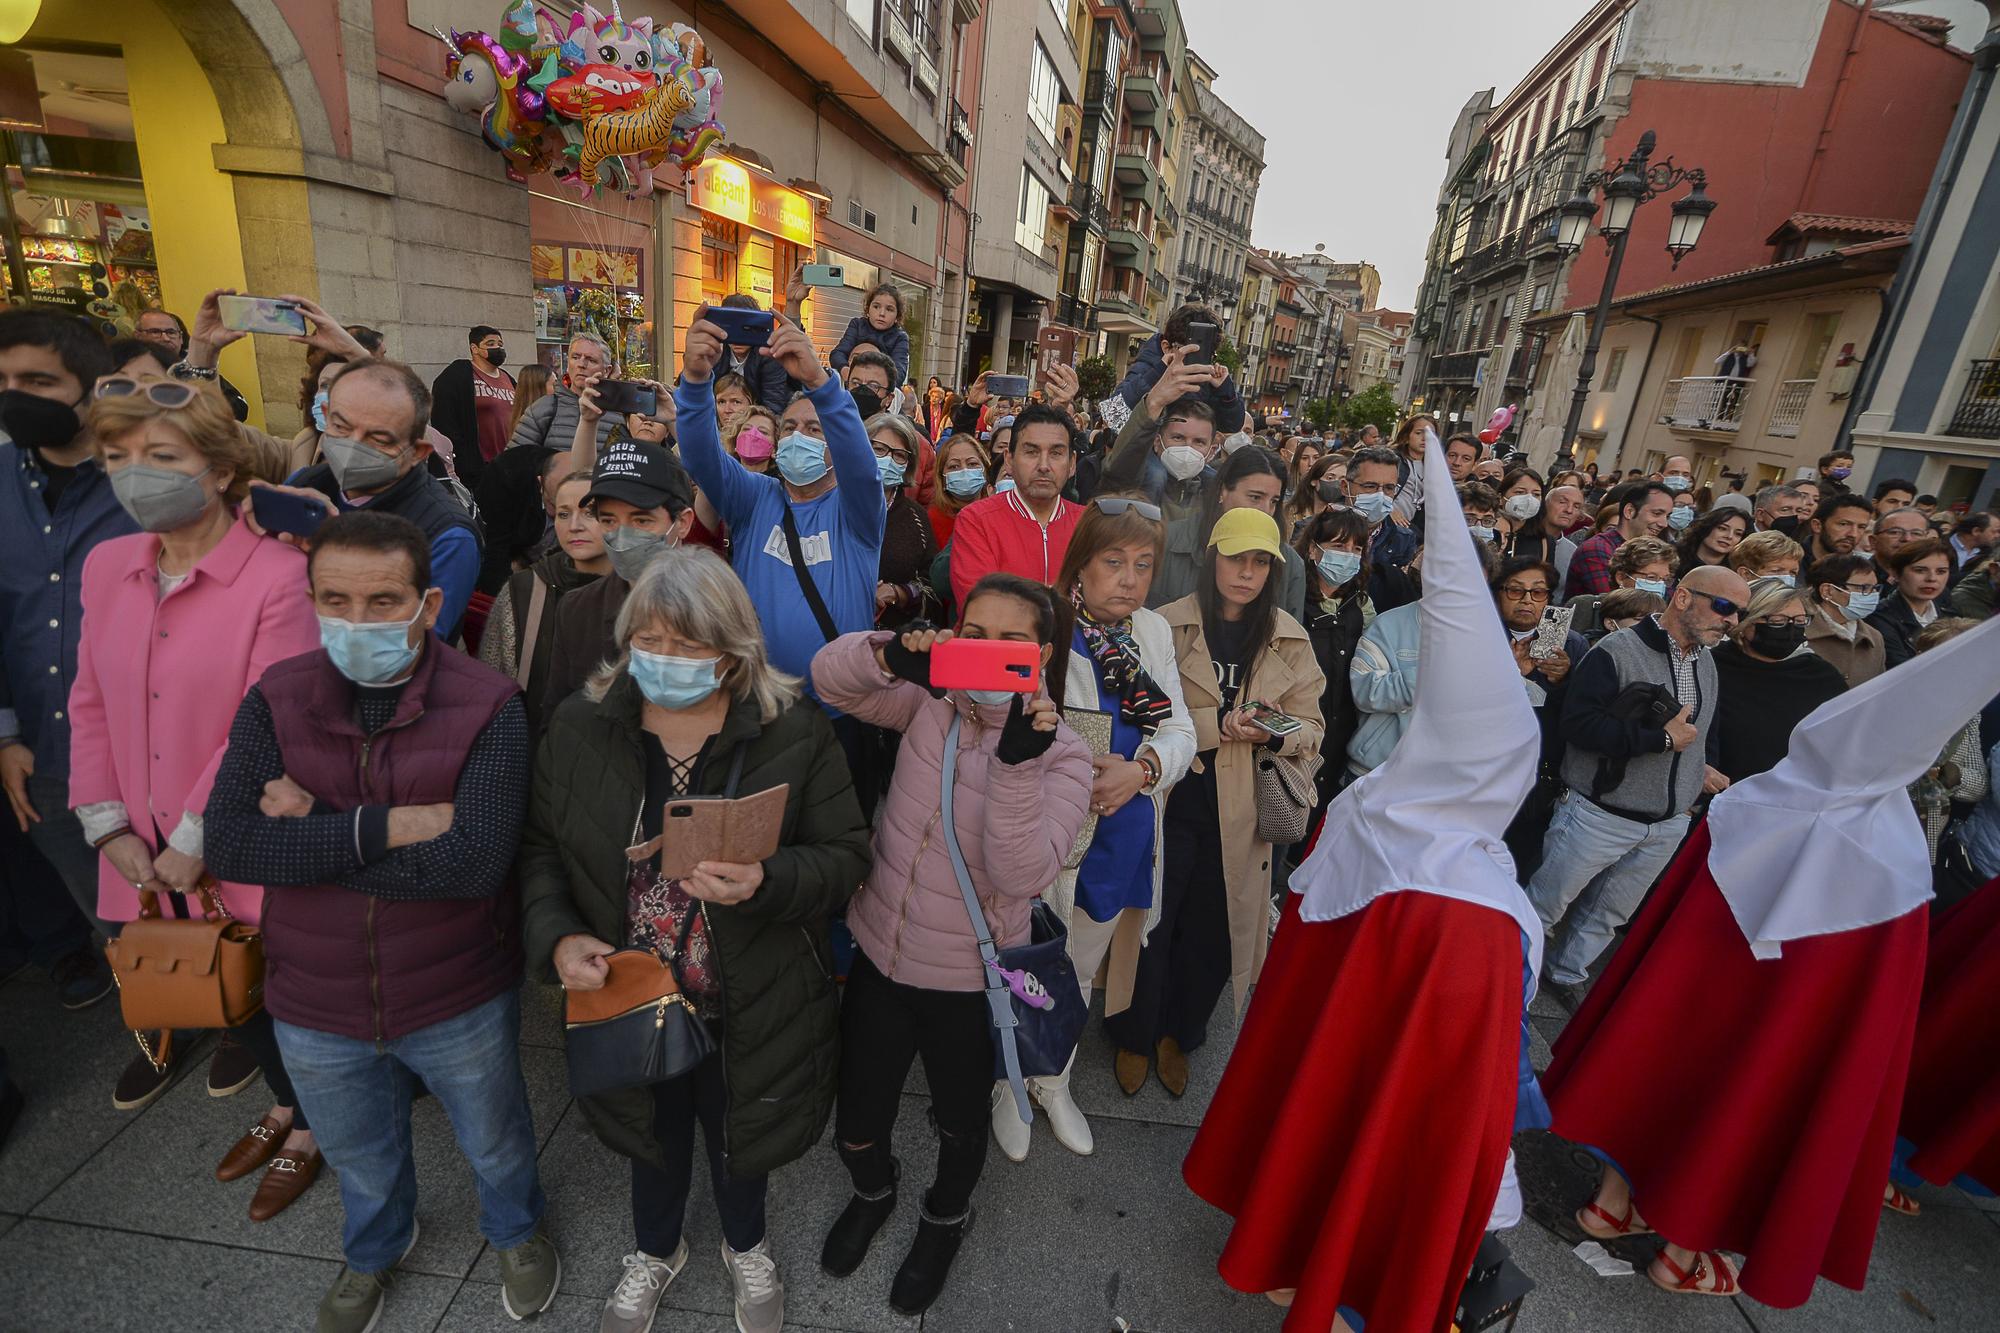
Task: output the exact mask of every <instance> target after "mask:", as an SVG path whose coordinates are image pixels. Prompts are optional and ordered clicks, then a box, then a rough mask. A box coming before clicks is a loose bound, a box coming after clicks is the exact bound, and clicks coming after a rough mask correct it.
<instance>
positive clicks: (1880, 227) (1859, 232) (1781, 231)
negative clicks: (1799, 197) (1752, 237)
mask: <svg viewBox="0 0 2000 1333" xmlns="http://www.w3.org/2000/svg"><path fill="white" fill-rule="evenodd" d="M1913 225H1914V224H1912V223H1909V222H1905V221H1903V220H1902V219H1900V218H1857V217H1848V216H1845V215H1843V214H1840V213H1794V214H1792V215H1791V216H1790V217H1788V218H1786V219H1785V220H1784V222H1783V223H1782V224H1781V225H1780V226H1779V227H1778V229H1777V230H1776V231H1774V232H1772V233H1771V235H1770V236H1769V237H1768V238H1767V239H1766V240H1765V242H1764V244H1766V245H1776V244H1777V243H1778V240H1779V238H1780V237H1785V236H1908V235H1909V234H1910V229H1911V227H1912V226H1913Z"/></svg>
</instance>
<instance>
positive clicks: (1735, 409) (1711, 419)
mask: <svg viewBox="0 0 2000 1333" xmlns="http://www.w3.org/2000/svg"><path fill="white" fill-rule="evenodd" d="M1749 394H1750V381H1749V380H1748V379H1747V378H1745V377H1743V376H1739V375H1689V376H1688V377H1687V378H1685V379H1678V380H1668V381H1667V387H1666V391H1665V392H1664V393H1663V394H1662V395H1661V397H1660V424H1661V425H1663V426H1671V427H1673V428H1674V429H1675V430H1711V431H1729V432H1732V433H1733V432H1735V431H1737V430H1739V429H1741V428H1742V426H1743V400H1744V399H1745V398H1747V397H1749Z"/></svg>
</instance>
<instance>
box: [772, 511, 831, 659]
mask: <svg viewBox="0 0 2000 1333" xmlns="http://www.w3.org/2000/svg"><path fill="white" fill-rule="evenodd" d="M784 524H785V548H786V549H787V550H789V551H790V552H791V555H792V573H794V574H796V575H797V576H798V580H799V591H800V592H802V593H804V594H805V595H806V605H807V606H810V607H811V608H812V613H813V619H814V620H817V621H818V622H819V632H820V633H821V634H822V635H824V636H826V641H827V642H828V643H832V642H833V641H834V640H835V639H837V638H839V637H840V631H839V630H837V629H835V628H834V627H833V616H832V614H831V613H829V612H828V611H827V609H826V599H825V598H824V597H821V596H820V595H819V585H818V584H817V583H814V582H813V577H812V575H811V574H809V573H807V572H806V553H805V551H804V549H803V548H802V547H800V545H799V525H798V524H797V523H796V522H794V521H793V519H792V507H791V505H789V504H787V505H786V506H785V520H784Z"/></svg>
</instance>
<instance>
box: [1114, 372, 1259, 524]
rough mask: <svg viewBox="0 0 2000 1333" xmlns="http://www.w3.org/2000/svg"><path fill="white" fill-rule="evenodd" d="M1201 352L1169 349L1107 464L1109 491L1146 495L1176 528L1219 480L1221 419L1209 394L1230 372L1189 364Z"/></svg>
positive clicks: (1196, 511)
mask: <svg viewBox="0 0 2000 1333" xmlns="http://www.w3.org/2000/svg"><path fill="white" fill-rule="evenodd" d="M1200 351H1201V349H1200V348H1199V347H1198V346H1196V345H1194V344H1192V343H1190V344H1188V345H1187V346H1185V347H1177V348H1172V349H1169V350H1168V352H1167V355H1166V366H1165V369H1164V370H1163V371H1162V372H1161V373H1160V378H1159V379H1158V380H1157V381H1155V382H1154V384H1153V387H1152V388H1151V389H1150V390H1148V391H1147V393H1146V396H1145V397H1144V398H1142V399H1140V400H1139V402H1138V404H1137V406H1135V407H1134V408H1133V410H1132V412H1131V415H1130V416H1129V417H1128V419H1127V420H1126V422H1125V424H1124V425H1123V426H1122V427H1120V428H1119V431H1118V441H1117V443H1115V444H1113V445H1112V446H1111V455H1110V457H1109V458H1107V459H1105V461H1104V471H1103V478H1102V482H1101V485H1102V487H1103V489H1104V490H1107V491H1118V490H1131V489H1139V490H1143V491H1145V493H1146V496H1147V498H1148V499H1150V500H1152V502H1153V503H1154V504H1156V505H1158V506H1160V508H1162V509H1164V510H1165V511H1166V516H1167V521H1168V522H1170V523H1171V522H1174V521H1175V520H1177V519H1183V518H1187V517H1188V516H1190V515H1192V514H1195V513H1198V512H1200V510H1201V507H1202V495H1203V493H1204V490H1205V488H1206V487H1207V486H1208V485H1209V483H1210V482H1211V481H1212V480H1213V479H1214V477H1215V469H1214V467H1213V466H1212V464H1213V463H1214V460H1215V455H1216V450H1217V448H1218V443H1219V436H1218V434H1217V430H1216V414H1215V409H1214V408H1213V407H1211V406H1210V405H1209V403H1208V401H1207V399H1206V398H1205V397H1204V396H1203V390H1204V389H1206V388H1210V387H1213V386H1215V385H1217V384H1219V383H1221V382H1222V380H1223V379H1224V378H1225V377H1227V376H1228V374H1229V367H1227V366H1225V365H1223V364H1221V363H1220V362H1216V363H1213V364H1208V363H1204V362H1202V361H1199V360H1190V359H1189V358H1191V357H1194V356H1197V355H1198V354H1199V353H1200Z"/></svg>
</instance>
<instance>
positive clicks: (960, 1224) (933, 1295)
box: [889, 1208, 974, 1315]
mask: <svg viewBox="0 0 2000 1333" xmlns="http://www.w3.org/2000/svg"><path fill="white" fill-rule="evenodd" d="M973 1215H974V1214H973V1210H972V1209H970V1208H968V1209H966V1210H965V1212H964V1213H963V1214H962V1215H960V1216H959V1217H956V1218H953V1219H952V1220H950V1221H945V1220H943V1219H941V1218H936V1217H933V1216H931V1211H930V1209H929V1208H925V1209H923V1210H922V1211H921V1213H920V1214H919V1218H918V1222H917V1238H916V1240H915V1241H913V1242H912V1243H911V1245H910V1252H909V1254H907V1255H906V1256H904V1258H903V1266H902V1267H901V1268H899V1269H897V1270H896V1281H895V1282H894V1283H893V1284H892V1285H891V1286H890V1288H889V1304H890V1305H891V1306H892V1307H894V1309H895V1311H896V1313H897V1314H900V1315H920V1314H922V1313H923V1312H924V1311H925V1310H928V1309H929V1308H930V1307H931V1302H933V1301H935V1300H936V1299H937V1298H938V1295H939V1294H940V1293H941V1292H943V1291H944V1283H945V1279H946V1278H948V1277H950V1276H951V1261H952V1260H953V1259H955V1258H956V1257H957V1256H958V1247H959V1245H960V1244H961V1243H963V1241H964V1240H965V1233H966V1232H968V1231H970V1230H971V1229H972V1219H973Z"/></svg>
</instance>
